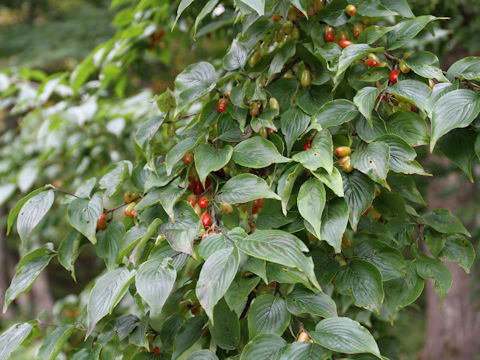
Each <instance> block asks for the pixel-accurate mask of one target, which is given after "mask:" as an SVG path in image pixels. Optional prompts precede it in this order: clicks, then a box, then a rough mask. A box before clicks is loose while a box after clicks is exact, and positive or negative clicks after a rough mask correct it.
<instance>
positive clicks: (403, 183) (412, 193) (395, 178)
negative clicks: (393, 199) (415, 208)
mask: <svg viewBox="0 0 480 360" xmlns="http://www.w3.org/2000/svg"><path fill="white" fill-rule="evenodd" d="M388 183H389V184H390V186H391V188H392V192H393V193H395V194H400V195H401V196H402V197H403V198H404V199H407V200H409V201H411V202H414V203H417V204H420V205H424V206H426V205H427V203H426V202H425V200H423V197H422V194H420V191H418V189H417V185H415V181H413V179H412V178H411V177H410V176H407V175H402V174H390V175H389V176H388Z"/></svg>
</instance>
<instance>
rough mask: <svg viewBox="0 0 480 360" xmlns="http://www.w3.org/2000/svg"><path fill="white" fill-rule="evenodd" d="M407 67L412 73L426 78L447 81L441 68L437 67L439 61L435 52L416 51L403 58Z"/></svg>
mask: <svg viewBox="0 0 480 360" xmlns="http://www.w3.org/2000/svg"><path fill="white" fill-rule="evenodd" d="M405 62H406V63H407V65H408V67H409V68H410V69H412V70H413V72H414V73H416V74H418V75H420V76H422V77H424V78H427V79H437V80H438V81H441V82H442V81H448V79H447V78H446V77H445V76H444V75H443V72H442V69H440V68H439V66H440V65H439V64H440V63H439V61H438V58H437V56H436V55H435V54H432V53H431V52H428V51H416V52H414V53H413V54H412V55H410V56H409V57H408V58H407V59H405Z"/></svg>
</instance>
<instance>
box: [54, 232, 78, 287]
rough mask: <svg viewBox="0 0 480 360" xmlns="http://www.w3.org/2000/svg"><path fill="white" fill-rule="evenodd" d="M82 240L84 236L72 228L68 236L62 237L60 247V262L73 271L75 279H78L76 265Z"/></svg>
mask: <svg viewBox="0 0 480 360" xmlns="http://www.w3.org/2000/svg"><path fill="white" fill-rule="evenodd" d="M81 241H82V237H81V236H80V234H79V233H78V232H77V231H76V230H70V232H69V233H68V234H67V236H66V237H64V238H63V239H62V241H61V242H60V247H59V248H58V262H59V263H60V265H62V266H63V267H64V268H65V269H66V270H68V271H70V272H71V274H72V278H73V280H74V281H77V280H76V277H75V266H74V265H75V260H76V259H77V257H78V253H79V248H80V243H81Z"/></svg>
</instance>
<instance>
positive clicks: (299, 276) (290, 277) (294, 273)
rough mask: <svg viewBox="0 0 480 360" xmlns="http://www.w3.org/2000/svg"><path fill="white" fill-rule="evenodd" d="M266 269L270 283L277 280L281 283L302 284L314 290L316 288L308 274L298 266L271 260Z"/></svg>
mask: <svg viewBox="0 0 480 360" xmlns="http://www.w3.org/2000/svg"><path fill="white" fill-rule="evenodd" d="M266 269H267V278H268V283H271V282H273V281H275V282H277V283H280V284H302V285H303V286H305V287H306V288H308V289H310V290H312V291H313V290H314V289H315V288H314V287H312V285H311V284H310V282H309V281H308V277H307V275H305V273H303V272H302V271H300V270H298V269H296V268H293V267H288V266H284V265H280V264H275V263H271V262H269V263H267V266H266Z"/></svg>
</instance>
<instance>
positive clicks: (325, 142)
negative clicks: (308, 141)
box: [292, 129, 333, 174]
mask: <svg viewBox="0 0 480 360" xmlns="http://www.w3.org/2000/svg"><path fill="white" fill-rule="evenodd" d="M292 159H293V160H294V161H298V162H300V163H301V164H302V165H303V166H304V167H305V168H307V169H309V170H311V171H315V170H317V169H318V168H319V167H323V168H324V169H325V170H327V172H328V173H329V174H330V173H331V172H332V170H333V143H332V136H331V135H330V132H329V131H328V130H326V129H324V130H322V131H320V132H319V133H318V134H317V135H315V137H314V138H313V141H312V147H311V148H310V149H309V150H306V151H301V152H299V153H296V154H295V155H294V156H293V157H292Z"/></svg>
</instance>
